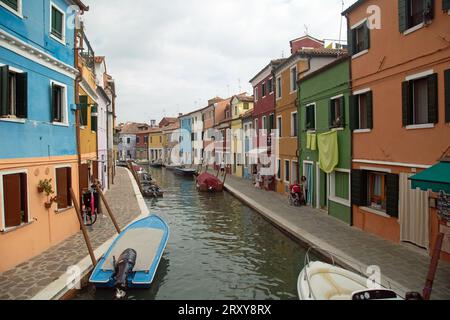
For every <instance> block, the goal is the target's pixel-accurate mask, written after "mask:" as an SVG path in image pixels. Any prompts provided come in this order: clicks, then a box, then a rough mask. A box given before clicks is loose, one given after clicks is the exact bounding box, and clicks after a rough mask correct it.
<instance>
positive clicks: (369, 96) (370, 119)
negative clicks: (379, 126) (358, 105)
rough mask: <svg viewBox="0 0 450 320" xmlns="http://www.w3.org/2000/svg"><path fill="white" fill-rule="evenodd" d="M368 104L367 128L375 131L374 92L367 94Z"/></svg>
mask: <svg viewBox="0 0 450 320" xmlns="http://www.w3.org/2000/svg"><path fill="white" fill-rule="evenodd" d="M366 97H367V99H366V103H367V127H368V129H373V92H372V91H369V92H367V94H366Z"/></svg>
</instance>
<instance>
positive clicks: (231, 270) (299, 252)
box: [78, 169, 305, 300]
mask: <svg viewBox="0 0 450 320" xmlns="http://www.w3.org/2000/svg"><path fill="white" fill-rule="evenodd" d="M151 172H152V176H153V177H154V179H156V180H157V181H158V183H159V184H160V186H161V187H162V188H163V189H164V190H165V195H164V198H162V199H149V200H148V201H147V204H148V206H149V208H150V211H151V213H152V214H157V215H160V216H161V217H162V218H164V219H165V220H166V221H167V223H168V224H169V226H170V229H171V236H170V240H169V243H168V245H167V250H166V252H165V254H164V257H163V259H162V261H161V265H160V267H159V269H158V272H157V274H156V278H155V281H154V284H153V286H152V288H151V289H150V290H136V291H133V292H130V296H129V298H130V299H152V300H153V299H181V300H209V299H297V290H296V282H297V277H298V274H299V272H300V270H301V268H302V267H303V260H304V254H305V250H304V248H303V247H301V246H300V245H299V244H297V243H296V242H294V241H292V240H291V239H290V238H289V237H287V236H286V235H285V234H283V233H282V232H281V231H279V230H278V229H276V228H275V227H274V226H272V225H271V224H270V223H269V222H267V221H266V220H264V218H262V217H261V216H260V215H259V214H257V213H256V212H254V211H253V210H251V209H250V208H249V207H247V206H245V205H243V204H242V203H241V202H239V201H238V200H237V199H235V198H234V197H232V196H231V195H229V194H227V193H223V194H199V193H198V192H197V191H196V189H195V183H194V181H193V179H186V178H184V177H180V176H177V175H176V174H174V173H173V172H171V171H166V170H165V169H151ZM111 296H112V293H111V292H110V291H104V290H102V291H95V290H92V288H90V289H86V290H85V291H84V292H82V293H81V294H80V295H79V297H78V298H79V299H110V298H112V297H111Z"/></svg>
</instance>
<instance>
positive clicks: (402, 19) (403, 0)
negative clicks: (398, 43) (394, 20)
mask: <svg viewBox="0 0 450 320" xmlns="http://www.w3.org/2000/svg"><path fill="white" fill-rule="evenodd" d="M407 13H408V3H407V0H398V23H399V30H400V32H401V33H403V32H405V31H406V29H408V18H407Z"/></svg>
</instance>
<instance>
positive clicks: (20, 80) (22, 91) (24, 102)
mask: <svg viewBox="0 0 450 320" xmlns="http://www.w3.org/2000/svg"><path fill="white" fill-rule="evenodd" d="M16 110H17V111H16V116H17V117H18V118H22V119H26V118H27V117H28V74H27V73H17V74H16Z"/></svg>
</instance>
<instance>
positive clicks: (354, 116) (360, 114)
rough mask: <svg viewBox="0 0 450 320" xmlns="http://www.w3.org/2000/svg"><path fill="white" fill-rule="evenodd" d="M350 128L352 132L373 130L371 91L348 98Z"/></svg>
mask: <svg viewBox="0 0 450 320" xmlns="http://www.w3.org/2000/svg"><path fill="white" fill-rule="evenodd" d="M350 126H351V129H352V130H366V129H372V128H373V94H372V91H368V92H365V93H361V94H357V95H353V96H351V97H350Z"/></svg>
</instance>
